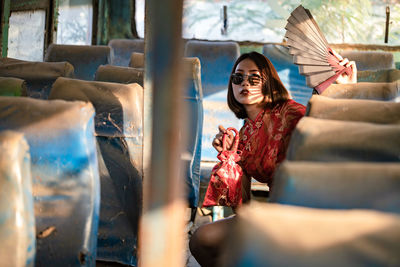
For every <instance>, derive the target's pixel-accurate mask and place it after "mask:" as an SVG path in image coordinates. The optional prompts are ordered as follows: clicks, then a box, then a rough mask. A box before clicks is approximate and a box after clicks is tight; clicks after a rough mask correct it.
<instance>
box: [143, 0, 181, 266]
mask: <svg viewBox="0 0 400 267" xmlns="http://www.w3.org/2000/svg"><path fill="white" fill-rule="evenodd" d="M182 9H183V0H171V1H162V3H161V2H160V1H158V0H149V1H146V5H145V14H146V15H145V79H144V151H143V172H144V178H143V184H144V197H143V203H144V207H143V215H142V218H141V224H140V232H139V233H140V235H139V266H142V267H143V266H144V267H148V266H157V267H158V266H171V267H172V266H173V267H175V266H183V265H184V253H183V251H184V250H183V248H184V239H183V238H184V211H185V209H184V208H185V206H186V201H185V200H184V198H183V196H184V193H183V190H184V181H183V179H182V177H181V174H180V168H179V165H180V161H179V154H180V141H179V135H180V134H179V129H180V128H181V127H180V123H181V121H182V120H181V119H180V115H181V107H182V105H181V98H182V97H181V96H182V78H183V76H182V75H183V71H182V67H181V64H182V62H181V61H182V54H183V49H182V48H183V45H182Z"/></svg>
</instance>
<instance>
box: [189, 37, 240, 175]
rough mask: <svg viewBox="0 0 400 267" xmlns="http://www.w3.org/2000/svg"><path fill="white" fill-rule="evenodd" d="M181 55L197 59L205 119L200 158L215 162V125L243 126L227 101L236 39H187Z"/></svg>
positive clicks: (238, 50)
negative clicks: (199, 68)
mask: <svg viewBox="0 0 400 267" xmlns="http://www.w3.org/2000/svg"><path fill="white" fill-rule="evenodd" d="M184 54H185V56H186V57H197V58H199V60H200V64H201V85H202V88H203V110H204V121H206V122H207V123H205V124H204V125H203V135H202V141H201V142H202V148H201V154H202V156H201V157H202V161H214V162H216V161H218V159H217V152H216V151H215V149H214V148H213V147H212V146H211V143H212V139H213V138H214V136H215V133H216V132H217V131H218V125H220V124H221V125H224V126H225V127H235V128H237V129H239V128H240V127H241V125H242V122H241V121H240V120H239V119H238V118H236V116H235V115H234V114H233V112H232V111H231V110H230V109H229V107H228V104H227V101H226V96H227V91H228V82H229V76H230V73H231V71H232V67H233V65H234V63H235V61H236V59H237V58H238V57H239V56H240V49H239V45H238V43H236V42H211V41H197V40H189V41H187V42H186V45H185V52H184ZM208 178H209V177H208Z"/></svg>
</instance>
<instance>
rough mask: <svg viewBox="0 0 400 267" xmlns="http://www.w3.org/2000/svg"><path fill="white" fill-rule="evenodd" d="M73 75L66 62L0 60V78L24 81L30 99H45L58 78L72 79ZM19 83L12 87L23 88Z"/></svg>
mask: <svg viewBox="0 0 400 267" xmlns="http://www.w3.org/2000/svg"><path fill="white" fill-rule="evenodd" d="M73 75H74V67H73V66H72V65H71V64H69V63H68V62H33V61H24V60H19V59H13V58H2V59H0V76H2V77H10V78H11V77H14V78H19V79H22V80H24V81H25V82H26V95H27V96H29V97H32V98H39V99H47V97H48V96H49V93H50V89H51V86H52V85H53V83H54V81H55V80H56V79H57V78H58V77H72V76H73ZM3 82H5V81H3ZM21 83H22V81H14V82H13V84H14V85H13V86H17V87H19V86H22V87H24V85H23V84H21ZM21 89H22V92H21V95H24V88H21ZM17 94H18V93H17Z"/></svg>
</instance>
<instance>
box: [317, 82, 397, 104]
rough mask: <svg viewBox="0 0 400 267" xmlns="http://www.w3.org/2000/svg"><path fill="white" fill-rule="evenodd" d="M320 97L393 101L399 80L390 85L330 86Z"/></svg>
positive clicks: (370, 83)
mask: <svg viewBox="0 0 400 267" xmlns="http://www.w3.org/2000/svg"><path fill="white" fill-rule="evenodd" d="M321 95H323V96H327V97H331V98H337V99H344V98H358V99H372V100H394V99H396V98H397V97H399V95H400V80H399V81H394V82H390V83H372V82H368V83H367V82H360V83H354V84H332V85H330V86H329V87H328V88H326V90H325V91H324V92H323V93H322V94H321Z"/></svg>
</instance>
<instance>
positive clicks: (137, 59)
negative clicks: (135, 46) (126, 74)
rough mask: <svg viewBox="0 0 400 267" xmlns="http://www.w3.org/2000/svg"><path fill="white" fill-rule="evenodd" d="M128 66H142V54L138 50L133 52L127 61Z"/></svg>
mask: <svg viewBox="0 0 400 267" xmlns="http://www.w3.org/2000/svg"><path fill="white" fill-rule="evenodd" d="M129 67H131V68H142V69H143V68H144V54H143V53H139V52H133V53H132V54H131V59H130V61H129Z"/></svg>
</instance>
